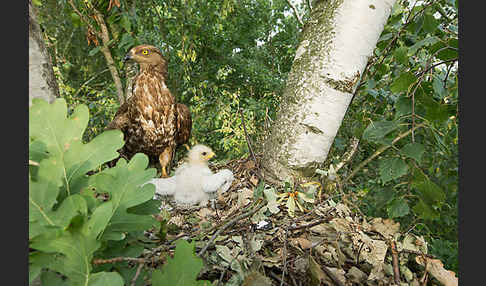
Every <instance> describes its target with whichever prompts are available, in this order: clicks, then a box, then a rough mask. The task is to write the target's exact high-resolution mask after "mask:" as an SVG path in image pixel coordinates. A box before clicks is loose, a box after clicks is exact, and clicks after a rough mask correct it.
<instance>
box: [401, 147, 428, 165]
mask: <svg viewBox="0 0 486 286" xmlns="http://www.w3.org/2000/svg"><path fill="white" fill-rule="evenodd" d="M424 152H425V147H424V145H422V144H420V143H416V142H414V143H408V144H407V145H405V146H403V148H402V149H401V150H400V153H402V154H403V155H405V156H407V157H409V158H412V159H414V160H415V161H417V163H419V164H420V162H421V161H422V155H423V154H424Z"/></svg>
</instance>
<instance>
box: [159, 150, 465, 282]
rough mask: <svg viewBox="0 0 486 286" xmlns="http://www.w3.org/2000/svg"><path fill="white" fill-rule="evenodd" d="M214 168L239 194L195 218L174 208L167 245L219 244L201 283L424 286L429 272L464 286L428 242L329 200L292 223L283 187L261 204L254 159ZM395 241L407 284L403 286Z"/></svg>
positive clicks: (267, 190)
mask: <svg viewBox="0 0 486 286" xmlns="http://www.w3.org/2000/svg"><path fill="white" fill-rule="evenodd" d="M249 162H251V163H249ZM210 167H211V168H212V169H215V170H214V171H217V170H216V169H220V168H230V169H231V170H233V172H234V175H235V181H234V182H233V184H232V186H231V188H230V189H229V190H228V191H227V192H226V193H224V194H219V195H218V198H217V199H216V200H215V201H214V202H213V203H212V204H209V205H208V206H207V207H204V208H200V207H198V208H194V209H193V210H189V211H188V210H187V209H181V208H179V207H177V206H176V205H175V204H172V211H171V219H170V220H169V221H168V225H169V226H172V227H173V229H172V231H169V233H168V235H167V240H166V241H160V243H161V244H162V245H163V244H166V245H167V244H170V243H172V244H174V243H176V242H175V241H177V239H189V240H193V241H195V242H196V244H195V245H196V253H198V252H199V251H200V250H201V249H202V248H204V247H205V246H207V244H208V243H209V242H211V243H212V244H210V246H209V247H208V248H207V251H206V252H205V253H204V254H203V255H202V256H201V258H202V259H203V261H204V267H203V269H202V270H201V272H200V273H199V275H198V279H201V280H204V281H213V285H281V282H282V277H283V281H284V283H285V284H283V285H370V286H371V285H421V282H420V281H421V279H422V278H423V277H424V271H427V272H428V274H430V275H431V277H434V278H436V279H437V280H436V281H438V283H439V284H443V285H448V286H449V285H457V277H456V274H455V273H454V272H452V271H448V270H446V269H444V268H443V265H442V263H441V262H440V260H437V259H434V258H433V257H432V256H431V255H429V254H427V251H428V248H427V244H426V242H425V240H424V238H423V237H421V236H415V235H413V234H410V233H408V234H406V235H405V234H403V233H400V231H399V230H400V224H399V223H398V222H394V221H393V220H391V219H382V218H368V217H362V216H361V215H360V214H358V213H355V212H353V211H352V210H351V209H352V208H351V207H349V206H348V205H346V203H343V202H336V201H334V200H333V199H332V197H328V198H326V194H325V192H323V194H322V197H321V198H320V200H317V199H316V200H315V202H314V203H306V206H307V207H308V208H306V209H304V212H301V211H299V209H297V208H296V209H295V216H294V217H291V216H289V213H288V212H286V211H285V204H286V203H285V202H281V203H280V204H279V203H277V195H278V194H279V193H281V189H282V188H281V186H270V185H267V184H266V185H265V187H264V189H263V191H261V190H260V195H259V196H255V194H257V193H258V192H257V191H256V188H258V186H259V184H257V183H256V182H255V178H257V177H258V176H257V175H256V174H257V171H258V169H257V167H256V165H255V164H254V163H253V161H251V159H250V157H248V158H246V159H245V158H244V159H240V160H234V161H231V162H229V163H227V164H225V165H224V166H223V165H220V166H217V165H212V166H210ZM259 181H260V182H261V180H259ZM279 190H280V192H279ZM315 190H316V188H315ZM164 199H165V198H164ZM169 204H170V202H169ZM257 205H260V207H261V208H260V209H259V210H258V211H256V212H255V213H254V214H253V215H252V216H250V217H246V218H244V219H241V220H237V221H236V222H235V223H234V224H232V225H231V226H230V227H228V228H226V229H224V230H223V231H221V233H219V235H217V237H216V238H215V239H214V240H213V241H210V240H211V237H212V236H213V235H214V234H215V233H216V232H217V231H218V229H220V228H222V226H223V225H224V224H225V223H227V222H228V221H230V220H232V219H234V218H237V217H238V216H241V215H243V214H245V213H247V212H249V210H250V209H252V207H255V206H257ZM181 232H184V234H185V236H181ZM174 239H176V240H174ZM392 241H393V242H394V243H395V244H396V248H397V250H398V264H399V265H396V267H398V269H399V273H400V277H399V280H398V281H400V284H396V283H395V277H394V271H393V268H394V265H393V262H392V253H391V247H390V243H391V242H392ZM169 242H170V243H169ZM284 255H285V256H286V257H284ZM425 264H429V266H427V267H425ZM331 276H332V277H331ZM296 281H299V283H300V284H297V283H296ZM269 283H270V284H269Z"/></svg>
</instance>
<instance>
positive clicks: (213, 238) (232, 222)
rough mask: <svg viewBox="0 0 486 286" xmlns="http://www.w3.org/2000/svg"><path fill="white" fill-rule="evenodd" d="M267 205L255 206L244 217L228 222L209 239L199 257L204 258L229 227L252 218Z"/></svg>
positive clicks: (240, 216)
mask: <svg viewBox="0 0 486 286" xmlns="http://www.w3.org/2000/svg"><path fill="white" fill-rule="evenodd" d="M264 205H265V204H261V205H260V206H255V207H254V208H253V210H251V211H249V212H247V213H244V214H242V215H239V216H237V217H235V218H234V219H232V220H230V221H229V222H227V223H226V224H225V225H223V227H221V228H220V229H218V230H217V231H216V232H215V233H214V234H213V236H212V237H211V239H209V241H208V243H207V244H206V245H205V246H204V248H203V249H201V251H199V253H198V254H197V256H202V255H203V254H204V253H205V252H206V250H207V249H208V247H209V246H210V245H211V244H212V243H213V242H214V240H215V239H216V237H218V235H219V234H220V233H221V232H223V231H224V230H225V229H227V228H228V227H230V226H232V225H233V224H235V223H236V222H237V221H239V220H242V219H245V218H247V217H249V216H252V215H253V214H254V213H256V212H257V211H259V210H260V209H261V208H262V207H263V206H264Z"/></svg>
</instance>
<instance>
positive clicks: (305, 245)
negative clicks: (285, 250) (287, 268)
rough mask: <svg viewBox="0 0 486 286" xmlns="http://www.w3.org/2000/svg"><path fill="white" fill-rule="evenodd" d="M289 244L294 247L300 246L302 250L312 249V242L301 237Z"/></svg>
mask: <svg viewBox="0 0 486 286" xmlns="http://www.w3.org/2000/svg"><path fill="white" fill-rule="evenodd" d="M290 243H291V244H292V245H293V246H294V247H295V246H300V248H302V249H303V250H306V249H309V248H311V247H312V242H311V241H309V240H307V239H305V238H303V237H297V238H293V239H291V240H290Z"/></svg>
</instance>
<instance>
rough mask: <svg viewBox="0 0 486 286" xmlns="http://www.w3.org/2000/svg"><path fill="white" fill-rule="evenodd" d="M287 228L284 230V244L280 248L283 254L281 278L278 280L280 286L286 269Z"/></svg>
mask: <svg viewBox="0 0 486 286" xmlns="http://www.w3.org/2000/svg"><path fill="white" fill-rule="evenodd" d="M287 231H288V230H285V237H284V245H283V250H282V256H283V271H282V280H280V286H282V285H283V284H284V281H285V272H286V271H287V238H288V233H287Z"/></svg>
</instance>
